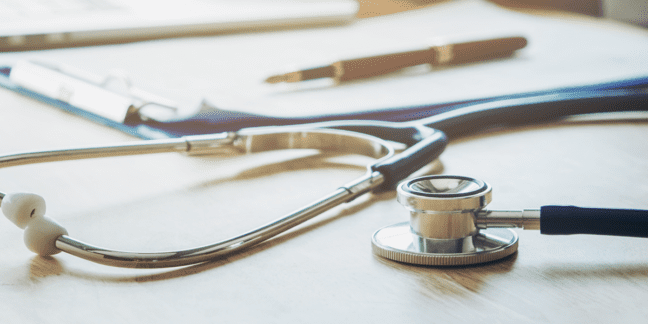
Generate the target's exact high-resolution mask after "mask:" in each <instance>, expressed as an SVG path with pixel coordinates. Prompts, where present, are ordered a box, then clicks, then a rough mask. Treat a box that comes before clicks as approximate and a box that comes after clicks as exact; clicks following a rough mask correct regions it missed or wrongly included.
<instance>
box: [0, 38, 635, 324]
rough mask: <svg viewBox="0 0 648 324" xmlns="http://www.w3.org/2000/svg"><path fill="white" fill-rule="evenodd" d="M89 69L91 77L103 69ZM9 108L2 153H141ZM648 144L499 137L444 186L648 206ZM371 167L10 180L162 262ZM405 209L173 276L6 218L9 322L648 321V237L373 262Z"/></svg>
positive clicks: (479, 147)
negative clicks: (448, 263) (432, 262)
mask: <svg viewBox="0 0 648 324" xmlns="http://www.w3.org/2000/svg"><path fill="white" fill-rule="evenodd" d="M243 37H244V36H243ZM191 43H192V42H189V44H191ZM84 51H86V50H84ZM97 51H99V50H98V49H87V52H84V53H86V54H87V55H88V56H93V55H94V54H95V53H97ZM65 53H70V52H65ZM65 53H60V52H51V53H45V54H47V55H51V56H59V55H60V56H62V55H64V54H65ZM28 54H29V53H28ZM208 54H209V53H206V54H205V55H208ZM124 55H125V54H124ZM79 56H80V55H79ZM122 59H123V58H122ZM158 59H162V58H158ZM111 60H112V61H111ZM81 61H82V60H80V62H79V63H80V64H81V65H91V63H92V57H89V58H87V59H86V61H83V62H81ZM118 62H119V58H116V57H115V58H108V59H107V61H106V62H103V61H102V62H101V63H100V64H101V65H102V66H109V65H113V66H114V65H116V63H118ZM98 64H99V63H98ZM131 64H134V63H131ZM142 69H143V70H145V69H151V71H153V67H143V68H142ZM198 72H199V71H197V70H191V69H189V70H182V69H180V68H179V67H177V68H174V67H169V70H168V71H165V72H164V73H166V74H167V75H177V76H178V78H172V79H168V80H167V79H164V80H160V81H159V82H158V83H157V86H158V87H160V88H164V87H165V86H166V87H167V88H168V89H171V90H169V91H171V92H172V91H174V90H172V89H176V87H175V86H176V84H174V83H178V84H177V86H179V87H182V86H185V87H187V86H188V85H183V84H184V83H186V82H189V81H191V80H193V79H194V78H192V75H199V74H198ZM160 73H161V72H160ZM153 75H155V74H153ZM198 80H199V82H198V81H197V83H200V82H202V83H203V84H204V83H208V82H209V81H210V80H201V79H200V78H198ZM203 86H204V85H203ZM196 87H197V91H199V90H200V89H201V88H200V85H197V86H196ZM0 98H1V100H0V102H1V103H0V116H2V117H1V118H0V139H2V140H1V141H0V154H4V153H8V152H15V151H30V150H37V149H47V148H53V147H66V146H77V145H94V144H106V143H112V142H125V141H133V140H135V139H134V138H132V137H130V136H128V135H125V134H123V133H120V132H119V131H117V130H113V129H110V128H107V127H104V126H99V125H97V124H94V123H92V122H89V121H87V120H84V119H82V118H80V117H77V116H74V115H71V114H68V113H65V112H62V111H59V110H56V109H52V108H51V107H48V106H45V105H43V104H39V103H37V102H35V101H34V100H32V99H28V98H25V97H22V96H19V95H17V94H14V93H12V92H9V91H7V90H4V89H0ZM646 138H648V123H647V122H646V121H645V120H644V119H639V120H625V119H620V120H618V121H615V122H595V121H569V122H563V123H555V124H550V125H539V126H530V127H524V128H517V129H511V130H492V131H490V132H488V133H481V134H478V135H475V136H472V137H464V138H460V139H457V140H455V141H453V142H452V143H451V144H450V145H449V146H448V148H447V150H446V152H445V153H444V154H443V156H442V158H441V160H440V161H439V162H437V164H435V165H434V166H431V167H430V168H428V172H443V173H446V174H462V175H468V176H473V177H477V178H481V179H483V180H485V181H487V182H489V183H490V184H491V185H492V186H493V188H494V190H493V203H492V204H491V206H490V207H492V208H494V209H508V208H512V209H513V208H515V209H518V208H519V209H521V208H534V207H537V206H540V205H543V204H574V205H581V206H592V207H596V206H600V207H603V206H605V207H625V208H642V209H646V208H648V203H647V200H646V197H648V185H646V179H648V142H647V141H646ZM363 163H364V160H360V159H358V158H357V157H346V158H339V157H338V158H334V157H329V156H324V157H321V156H319V155H316V154H315V153H314V152H310V151H308V152H299V151H294V152H293V151H291V152H280V153H269V154H263V155H258V156H247V157H243V158H236V159H234V158H229V159H216V158H209V157H188V156H183V155H176V154H161V155H157V156H142V157H120V158H108V159H100V160H91V161H77V162H63V163H49V164H41V165H32V166H21V167H14V168H8V169H0V191H2V192H10V191H28V192H35V193H38V194H40V195H42V196H44V197H45V199H46V201H47V214H48V215H49V216H51V217H53V218H56V219H57V220H58V221H59V222H61V223H62V224H63V225H64V226H66V228H67V229H68V231H69V232H70V234H71V235H72V236H74V237H75V238H78V239H81V240H84V241H87V242H90V243H93V244H96V245H100V246H106V247H110V248H116V249H127V250H141V251H159V250H169V249H182V248H187V247H192V246H196V245H202V244H207V243H211V242H213V241H216V240H219V239H223V238H227V237H229V236H231V235H234V234H237V233H239V232H241V231H244V230H249V229H251V228H254V227H256V226H259V225H262V224H264V223H266V222H269V221H271V220H273V219H275V218H276V217H278V216H281V215H282V214H284V213H287V212H290V211H292V210H294V209H296V208H298V207H300V206H301V205H302V204H304V203H307V202H310V201H312V200H314V199H317V198H319V197H320V196H321V195H323V194H325V193H328V192H329V191H331V190H334V189H336V188H337V187H338V186H340V185H341V184H344V183H346V182H348V181H350V180H353V179H354V178H355V177H357V176H359V175H361V174H363V172H364V168H363ZM394 198H395V194H394V193H393V192H387V193H383V194H380V195H368V196H366V197H363V198H361V199H358V200H356V201H354V202H352V203H350V204H347V205H344V206H340V207H338V208H336V209H334V210H331V211H329V212H327V213H325V214H323V215H321V216H320V217H318V218H316V219H314V220H312V221H309V222H307V223H306V224H303V225H302V226H299V227H297V228H295V229H293V230H291V231H290V232H288V233H286V234H284V235H281V236H279V237H277V238H275V239H272V240H270V241H267V242H265V243H262V244H260V245H259V246H257V247H254V248H251V249H249V250H248V251H246V252H245V253H242V254H239V255H232V256H229V257H227V258H224V259H220V260H215V261H213V262H209V263H204V264H199V265H195V266H189V267H183V268H174V269H166V270H134V269H119V268H111V267H105V266H100V265H95V264H92V263H90V262H87V261H84V260H81V259H78V258H75V257H72V256H70V255H65V254H59V255H56V256H54V257H51V258H42V257H38V256H34V255H32V254H31V253H29V252H28V251H27V249H26V248H25V247H24V245H23V243H22V237H21V236H22V231H20V230H19V229H17V228H15V227H14V226H13V225H12V224H10V223H9V222H6V221H4V222H0V247H1V248H2V251H3V253H2V257H1V258H0V314H2V320H0V321H1V322H3V323H43V322H47V323H89V322H90V323H116V322H118V323H142V322H159V323H172V322H175V323H177V322H184V323H186V322H191V323H214V322H219V323H261V322H263V323H293V322H306V323H333V322H359V323H369V322H375V323H393V322H402V323H408V322H409V323H430V322H431V323H442V322H450V323H474V322H476V321H480V322H481V321H488V322H493V323H566V322H569V323H588V324H589V323H610V322H623V323H641V322H645V319H646V317H647V316H648V309H647V308H646V307H645V301H646V300H648V255H647V254H646V252H645V251H646V244H647V243H646V242H647V241H646V240H643V239H637V238H619V237H594V236H584V235H583V236H564V237H559V236H542V235H540V234H539V233H538V232H534V231H518V233H519V235H520V248H519V251H518V252H517V253H516V254H514V255H512V256H511V257H508V258H506V259H504V260H501V261H498V262H493V263H489V264H484V265H480V266H469V267H422V266H412V265H406V264H399V263H395V262H392V261H389V260H385V259H381V258H379V257H376V256H374V255H372V253H371V244H370V237H371V235H372V234H373V232H374V231H376V230H377V229H378V228H381V227H383V226H387V225H390V224H392V223H396V222H401V221H405V220H406V219H407V217H408V215H407V212H406V211H405V210H404V209H403V208H402V207H401V206H400V205H399V204H398V203H397V202H396V201H395V199H394Z"/></svg>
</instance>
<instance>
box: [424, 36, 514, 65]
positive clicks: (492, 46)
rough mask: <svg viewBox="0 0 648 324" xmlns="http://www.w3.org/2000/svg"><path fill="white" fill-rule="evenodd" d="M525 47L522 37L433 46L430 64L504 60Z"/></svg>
mask: <svg viewBox="0 0 648 324" xmlns="http://www.w3.org/2000/svg"><path fill="white" fill-rule="evenodd" d="M526 45H527V40H526V38H524V37H506V38H495V39H489V40H481V41H474V42H467V43H457V44H448V45H440V46H434V47H432V48H431V50H432V53H431V61H430V63H432V64H433V65H446V64H462V63H470V62H478V61H487V60H493V59H498V58H504V57H508V56H510V55H512V54H513V52H515V51H517V50H519V49H521V48H524V47H525V46H526Z"/></svg>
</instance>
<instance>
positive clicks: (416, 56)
mask: <svg viewBox="0 0 648 324" xmlns="http://www.w3.org/2000/svg"><path fill="white" fill-rule="evenodd" d="M526 44H527V40H526V39H525V38H524V37H506V38H495V39H488V40H481V41H474V42H467V43H457V44H447V45H439V46H434V47H431V48H429V49H423V50H415V51H409V52H401V53H393V54H385V55H378V56H372V57H364V58H358V59H352V60H344V61H339V62H335V63H333V64H332V65H331V66H332V67H333V74H334V76H333V77H334V78H335V79H336V80H337V81H340V82H343V81H351V80H356V79H364V78H370V77H375V76H379V75H382V74H386V73H391V72H395V71H398V70H400V69H403V68H406V67H410V66H416V65H421V64H432V65H446V64H461V63H469V62H477V61H486V60H492V59H497V58H504V57H508V56H510V55H512V54H513V52H515V51H516V50H519V49H521V48H524V47H525V46H526ZM320 69H321V68H320ZM312 78H314V77H309V78H302V79H301V80H308V79H312Z"/></svg>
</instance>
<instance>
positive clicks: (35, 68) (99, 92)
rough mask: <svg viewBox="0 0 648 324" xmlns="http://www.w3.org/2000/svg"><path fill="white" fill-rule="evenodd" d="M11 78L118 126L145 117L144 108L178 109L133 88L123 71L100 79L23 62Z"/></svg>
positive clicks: (88, 74) (17, 66) (19, 83)
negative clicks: (142, 110) (142, 111)
mask: <svg viewBox="0 0 648 324" xmlns="http://www.w3.org/2000/svg"><path fill="white" fill-rule="evenodd" d="M9 78H10V80H11V81H12V82H14V83H15V84H17V85H19V86H21V87H23V88H25V89H27V90H30V91H33V92H36V93H38V94H41V95H43V96H46V97H48V98H51V99H54V100H59V101H62V102H65V103H67V104H69V105H71V106H74V107H76V108H79V109H82V110H84V111H87V112H90V113H93V114H95V115H98V116H101V117H103V118H106V119H109V120H112V121H115V122H118V123H124V122H125V121H126V120H127V119H129V118H132V117H134V116H137V117H138V118H142V117H144V116H142V114H141V109H143V108H144V107H148V106H151V105H155V106H159V107H162V108H164V109H166V110H171V111H172V112H173V113H177V110H178V108H177V104H176V103H175V102H173V101H171V100H169V99H166V98H163V97H160V96H157V95H154V94H152V93H149V92H146V91H144V90H141V89H139V88H136V87H133V86H132V83H131V82H130V79H129V78H128V77H127V76H126V74H125V73H123V72H121V73H118V72H115V73H111V74H109V75H108V76H106V77H105V78H101V77H98V76H96V75H93V74H90V73H87V72H84V71H81V70H78V69H74V68H71V67H67V66H63V65H57V64H52V63H44V62H36V61H20V62H18V63H17V64H15V65H14V66H12V68H11V73H10V75H9ZM119 87H121V88H122V89H118V88H119Z"/></svg>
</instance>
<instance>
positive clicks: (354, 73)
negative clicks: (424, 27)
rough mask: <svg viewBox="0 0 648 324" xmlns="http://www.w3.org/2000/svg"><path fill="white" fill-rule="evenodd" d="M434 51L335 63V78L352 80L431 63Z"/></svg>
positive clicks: (411, 52)
mask: <svg viewBox="0 0 648 324" xmlns="http://www.w3.org/2000/svg"><path fill="white" fill-rule="evenodd" d="M431 54H432V52H431V51H430V50H428V49H425V50H417V51H410V52H402V53H394V54H386V55H378V56H372V57H364V58H359V59H353V60H345V61H339V62H335V63H333V65H332V66H333V68H334V70H335V76H334V78H335V79H336V80H337V81H350V80H356V79H364V78H370V77H375V76H379V75H382V74H386V73H390V72H394V71H398V70H400V69H403V68H406V67H409V66H415V65H420V64H426V63H430V62H431V59H432V57H431V56H430V55H431Z"/></svg>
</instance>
